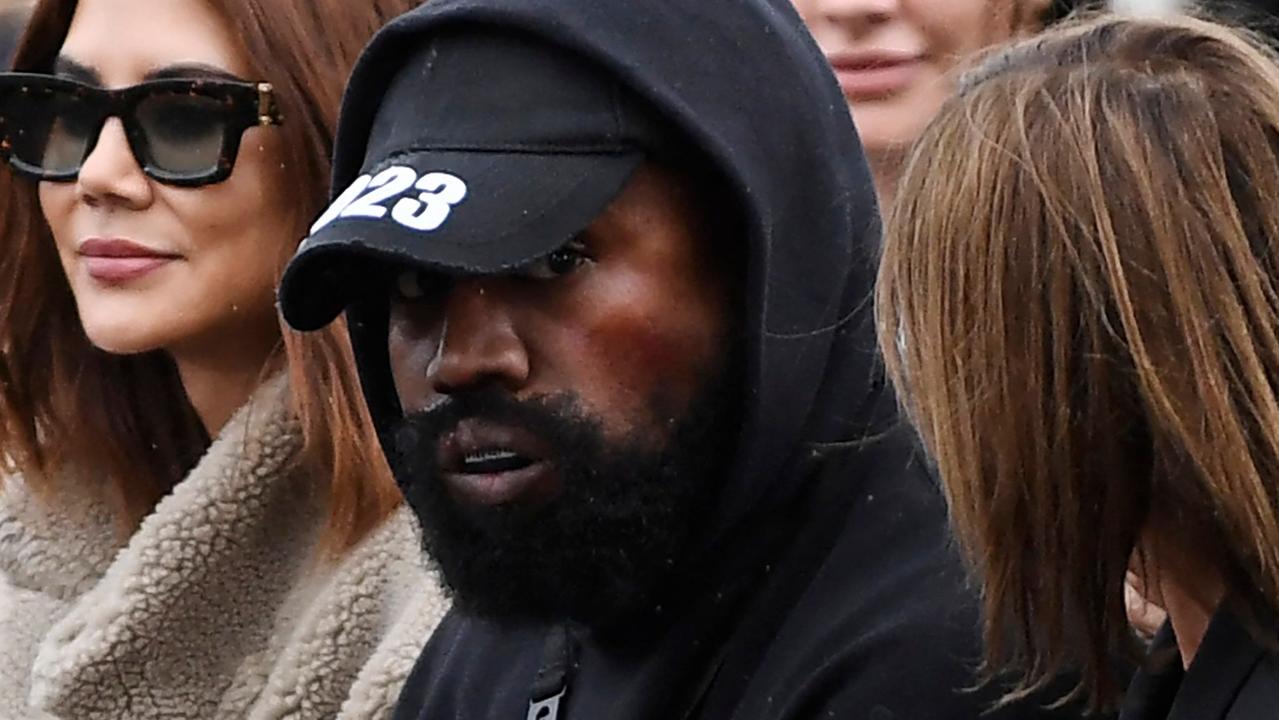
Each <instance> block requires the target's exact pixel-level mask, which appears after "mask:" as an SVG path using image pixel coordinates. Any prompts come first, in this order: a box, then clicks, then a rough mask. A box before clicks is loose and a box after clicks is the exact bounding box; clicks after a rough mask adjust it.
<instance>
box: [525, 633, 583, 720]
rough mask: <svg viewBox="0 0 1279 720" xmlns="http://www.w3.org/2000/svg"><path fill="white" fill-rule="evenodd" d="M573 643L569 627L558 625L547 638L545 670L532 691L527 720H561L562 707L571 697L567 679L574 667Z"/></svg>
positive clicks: (544, 658) (542, 670)
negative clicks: (565, 698) (567, 698)
mask: <svg viewBox="0 0 1279 720" xmlns="http://www.w3.org/2000/svg"><path fill="white" fill-rule="evenodd" d="M573 649H574V641H573V638H572V637H570V636H569V629H568V626H567V625H556V626H555V627H554V628H552V629H551V632H550V634H548V635H547V636H546V648H545V649H544V650H543V651H542V668H541V669H540V670H538V671H537V677H536V678H535V679H534V680H533V687H532V688H531V689H530V694H531V697H530V699H529V702H528V715H527V716H526V720H560V705H561V704H563V702H564V697H565V696H566V695H568V678H569V673H570V671H571V670H572V667H573Z"/></svg>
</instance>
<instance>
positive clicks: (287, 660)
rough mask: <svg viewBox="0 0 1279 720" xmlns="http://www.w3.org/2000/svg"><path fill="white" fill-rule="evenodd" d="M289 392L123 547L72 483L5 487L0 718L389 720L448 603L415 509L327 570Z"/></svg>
mask: <svg viewBox="0 0 1279 720" xmlns="http://www.w3.org/2000/svg"><path fill="white" fill-rule="evenodd" d="M287 399H288V392H287V386H286V383H285V381H284V380H283V379H282V378H279V379H276V380H273V381H271V382H269V383H267V384H266V385H264V386H263V388H262V389H261V390H259V391H258V393H257V394H256V395H255V397H254V398H253V400H252V401H251V402H250V403H249V404H248V405H246V406H245V407H244V408H242V409H241V410H240V411H239V413H238V414H237V415H236V416H235V417H234V418H233V419H232V420H231V422H230V423H228V425H227V426H226V428H225V429H224V430H223V431H222V433H221V434H220V435H219V437H218V439H217V440H216V441H215V442H214V443H213V445H212V447H211V448H210V449H209V451H208V453H207V455H206V456H205V457H204V458H203V459H202V460H201V461H200V463H199V464H198V465H197V466H196V467H195V469H193V470H192V471H191V474H190V475H189V476H188V477H187V478H185V479H184V480H183V481H182V482H181V483H179V484H178V486H177V487H176V488H175V489H174V490H173V492H172V493H171V494H170V495H169V496H167V497H165V498H164V499H163V500H162V501H161V502H160V503H159V505H158V506H157V507H156V508H155V511H154V512H152V513H151V514H150V515H149V516H148V517H147V518H146V519H145V520H144V521H143V522H142V524H141V526H140V527H139V528H138V530H137V531H136V532H135V533H134V534H133V536H132V537H130V538H127V542H126V541H124V540H122V539H119V538H118V533H116V532H114V531H113V526H112V520H111V518H110V516H109V515H108V513H107V510H106V505H105V503H103V502H102V501H101V499H100V498H98V497H95V496H94V493H93V492H92V491H90V490H88V489H86V488H85V487H84V485H86V484H85V483H80V484H76V483H74V482H71V481H69V480H68V481H65V482H64V483H63V486H62V487H60V488H59V489H58V492H57V494H56V498H57V500H58V502H57V503H56V507H49V506H48V504H45V503H39V502H37V501H36V500H35V499H34V498H33V497H32V496H31V495H30V492H29V488H27V487H24V485H23V483H22V481H21V479H20V478H10V479H8V480H6V481H5V482H4V484H3V487H2V488H0V718H2V719H3V720H17V719H19V718H59V719H61V720H96V719H97V718H102V719H103V720H106V719H107V718H110V719H111V720H118V719H120V718H202V719H203V718H228V719H229V718H235V719H236V720H242V719H244V718H250V719H252V720H265V719H267V718H295V719H297V720H303V719H309V718H341V719H343V720H364V719H365V718H384V717H389V715H390V713H391V710H392V708H393V707H394V704H395V699H396V696H397V695H398V693H399V690H400V686H401V685H402V684H403V682H404V679H405V678H406V676H407V675H408V673H409V670H410V669H411V667H412V664H413V661H414V659H415V658H416V657H417V654H418V652H419V650H420V649H421V647H422V645H423V644H424V643H425V642H426V639H427V637H428V636H429V635H430V633H431V631H432V630H433V629H434V628H435V625H436V624H437V623H438V622H439V620H440V618H441V617H442V615H443V613H444V611H445V609H446V603H445V601H444V600H443V598H442V595H441V593H440V590H439V588H438V584H437V583H436V579H435V577H434V576H433V575H432V574H431V573H429V572H428V571H427V570H426V569H425V568H424V565H423V561H422V559H421V552H420V549H419V544H418V539H417V536H416V526H415V524H414V522H413V519H412V516H411V515H410V514H409V513H408V512H407V511H406V510H404V509H401V510H400V511H398V512H397V513H396V514H395V515H394V516H392V517H391V518H390V519H388V520H387V521H386V522H385V523H384V524H383V525H381V526H380V527H379V528H378V529H376V530H375V531H374V532H373V533H372V534H371V535H369V536H368V537H366V538H365V539H364V540H363V541H361V543H360V544H358V545H357V546H356V547H355V548H354V549H353V550H351V551H350V552H348V553H347V554H345V555H343V556H342V557H340V558H338V559H337V560H325V559H324V558H322V557H321V556H320V551H319V547H318V538H319V534H320V532H321V530H322V528H323V526H324V522H325V514H324V511H323V502H321V501H320V500H319V499H318V497H319V496H321V495H322V493H321V492H320V489H321V488H322V486H323V484H324V483H326V482H327V478H316V477H314V476H309V477H308V476H306V474H305V473H303V472H300V471H290V469H289V468H290V461H292V460H293V459H295V457H296V454H297V452H298V450H299V448H300V446H301V435H300V431H299V427H298V424H297V422H296V421H295V420H293V418H292V416H291V414H290V412H289V410H288V402H287Z"/></svg>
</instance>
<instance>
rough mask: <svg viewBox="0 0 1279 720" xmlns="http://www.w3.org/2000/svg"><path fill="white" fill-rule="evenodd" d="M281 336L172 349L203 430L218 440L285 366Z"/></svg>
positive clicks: (171, 352)
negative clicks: (234, 417) (265, 381)
mask: <svg viewBox="0 0 1279 720" xmlns="http://www.w3.org/2000/svg"><path fill="white" fill-rule="evenodd" d="M279 343H280V340H279V336H278V335H276V336H275V337H272V338H266V337H264V338H258V339H256V340H254V341H249V342H246V341H241V340H237V341H235V342H226V341H223V342H222V343H210V344H206V345H201V346H199V347H187V348H182V349H176V350H175V349H171V350H170V355H171V356H172V357H173V361H174V364H175V365H177V368H178V375H179V376H180V377H181V378H182V387H183V389H184V390H185V391H186V394H187V398H188V399H189V400H190V401H191V406H192V407H193V408H195V412H196V415H198V416H199V418H200V422H201V424H203V425H204V430H205V432H206V433H207V434H208V436H209V437H210V438H215V437H217V436H218V433H220V432H221V431H222V428H223V427H224V426H225V425H226V424H227V422H228V421H229V420H230V419H231V416H232V415H234V414H235V412H236V410H239V409H240V408H241V407H242V406H243V405H244V404H245V403H247V402H248V401H249V398H250V397H252V395H253V393H254V392H255V391H256V390H257V388H258V385H260V384H261V382H262V380H263V379H264V378H265V377H266V376H267V375H268V374H270V373H272V372H274V371H276V370H277V369H279V368H280V367H282V366H283V363H284V358H283V354H282V353H280V352H279V351H278V347H279Z"/></svg>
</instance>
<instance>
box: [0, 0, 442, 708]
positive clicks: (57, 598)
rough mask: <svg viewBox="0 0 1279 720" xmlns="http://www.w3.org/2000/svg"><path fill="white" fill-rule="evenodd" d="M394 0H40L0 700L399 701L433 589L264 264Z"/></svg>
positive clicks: (277, 253) (387, 487)
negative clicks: (284, 325)
mask: <svg viewBox="0 0 1279 720" xmlns="http://www.w3.org/2000/svg"><path fill="white" fill-rule="evenodd" d="M413 4H415V3H414V2H412V0H363V1H361V2H354V1H353V0H165V1H164V2H155V1H154V0H79V2H75V0H42V1H41V2H39V3H37V5H36V6H35V8H34V13H33V16H32V19H31V23H30V25H29V28H28V31H27V34H26V37H25V39H24V41H23V43H22V45H21V47H20V49H19V51H18V54H17V57H16V62H15V67H16V68H18V70H19V72H14V73H5V74H0V158H3V159H4V160H5V161H6V165H7V169H4V170H0V207H3V212H0V242H2V243H3V251H2V252H0V473H2V474H3V477H2V478H0V717H5V718H16V717H24V718H25V717H33V716H35V717H48V716H52V717H60V718H77V720H83V719H86V718H122V717H128V718H149V717H191V718H196V717H198V718H211V717H214V718H259V717H263V718H264V717H283V716H288V717H291V718H332V717H340V718H372V717H385V716H388V715H389V714H390V710H391V708H392V706H393V704H394V700H395V697H396V694H397V692H398V688H399V686H400V684H401V682H402V681H403V679H404V677H405V675H406V674H407V673H408V671H409V669H410V665H411V663H412V660H413V658H414V657H415V656H416V654H417V650H418V648H419V646H420V644H421V642H422V641H423V639H424V638H426V637H427V636H428V635H429V633H430V630H431V629H432V628H433V626H434V624H435V623H436V622H437V620H438V617H439V616H440V614H441V613H442V610H443V607H442V601H441V599H440V595H439V592H438V591H437V590H436V585H435V583H434V582H433V578H432V577H431V576H430V574H429V573H428V572H427V571H426V570H425V569H424V568H423V567H422V566H421V560H420V554H419V551H418V543H417V539H416V536H415V532H414V530H415V528H414V526H413V524H412V522H411V520H410V516H408V515H406V514H405V513H404V512H402V511H401V510H399V503H400V498H399V493H398V492H397V489H396V488H395V486H394V483H393V482H392V480H391V479H390V476H389V473H388V472H387V471H386V469H385V468H384V466H383V464H382V460H381V453H380V452H379V451H378V450H377V446H376V442H377V440H376V438H375V436H374V435H373V434H372V432H371V430H370V429H369V428H370V425H369V423H368V422H367V418H366V416H365V415H364V411H363V404H362V402H361V401H360V393H359V388H358V383H357V381H356V379H355V378H354V377H353V374H352V370H351V368H352V367H353V365H352V362H351V358H350V353H349V349H348V346H347V340H346V337H345V332H344V330H341V329H335V330H333V331H331V332H328V333H324V334H320V333H317V334H313V335H308V336H305V337H303V336H297V335H293V334H290V333H287V332H284V331H282V330H281V326H280V323H279V321H278V320H277V317H276V311H275V306H274V286H275V283H276V280H277V278H278V276H279V273H280V271H281V269H282V268H283V265H284V262H285V261H286V260H287V259H288V258H289V256H290V255H291V254H292V253H293V251H294V249H295V247H296V244H297V241H298V239H299V238H301V237H302V236H303V235H304V234H305V227H306V223H307V222H308V221H309V219H310V218H312V217H313V216H314V215H315V214H317V212H318V210H319V208H320V207H321V204H322V203H323V202H324V200H325V196H326V189H327V188H326V185H327V173H328V165H327V159H328V155H329V146H330V142H331V137H332V133H333V125H334V119H335V116H336V112H337V107H338V101H339V98H340V95H341V91H342V84H343V81H344V79H345V76H346V73H347V71H348V69H349V66H350V65H351V63H352V62H353V61H354V58H355V55H356V54H357V53H358V51H359V49H360V48H361V47H362V46H363V44H364V42H365V41H366V40H367V38H368V37H369V36H370V35H371V34H372V33H373V32H374V30H375V29H376V28H377V27H378V26H379V25H380V24H382V23H383V22H385V21H386V20H388V19H389V18H390V17H392V16H393V15H395V14H397V13H399V12H401V11H404V10H407V9H408V8H409V7H410V6H412V5H413Z"/></svg>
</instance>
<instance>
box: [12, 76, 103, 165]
mask: <svg viewBox="0 0 1279 720" xmlns="http://www.w3.org/2000/svg"><path fill="white" fill-rule="evenodd" d="M0 118H3V120H2V122H3V124H4V129H5V135H6V137H7V139H8V141H9V144H10V148H9V152H10V155H11V157H12V160H13V162H14V164H15V165H18V166H19V168H20V169H23V170H26V171H28V172H33V173H37V174H40V175H67V174H74V173H75V172H76V171H77V170H78V169H79V168H80V164H81V163H82V162H83V161H84V158H85V156H86V155H87V154H88V150H89V148H90V147H91V146H92V144H93V142H94V140H95V139H96V137H95V136H96V134H97V131H98V129H99V127H100V125H101V122H100V121H99V119H98V118H97V113H96V112H95V111H94V109H93V108H92V107H90V105H89V104H88V103H87V102H86V101H85V99H83V98H81V97H79V96H77V95H76V94H74V93H73V92H69V91H64V90H61V89H56V88H26V87H23V88H11V89H6V90H4V91H3V92H0Z"/></svg>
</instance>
